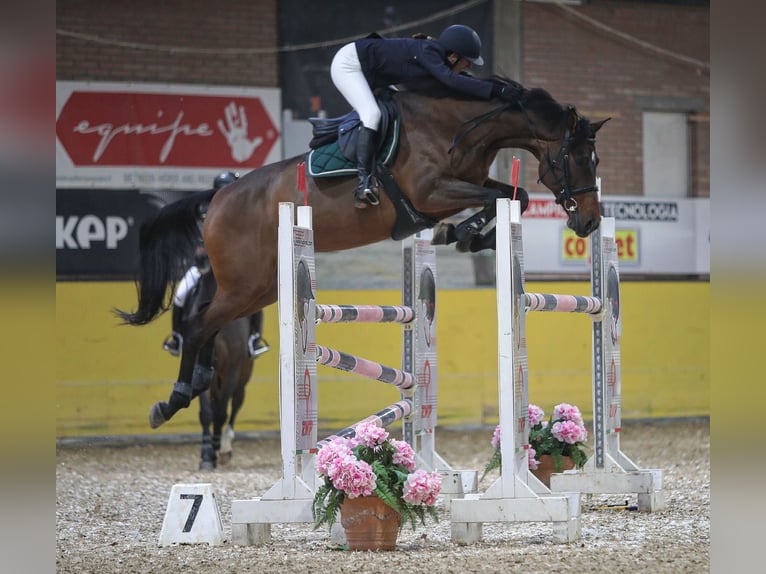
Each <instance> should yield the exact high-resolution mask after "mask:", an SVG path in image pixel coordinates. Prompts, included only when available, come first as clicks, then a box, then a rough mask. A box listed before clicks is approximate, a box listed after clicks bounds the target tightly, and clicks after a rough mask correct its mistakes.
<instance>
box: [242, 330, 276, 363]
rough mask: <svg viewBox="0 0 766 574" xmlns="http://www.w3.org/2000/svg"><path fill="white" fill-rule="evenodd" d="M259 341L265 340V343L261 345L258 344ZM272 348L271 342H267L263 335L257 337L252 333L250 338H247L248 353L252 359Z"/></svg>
mask: <svg viewBox="0 0 766 574" xmlns="http://www.w3.org/2000/svg"><path fill="white" fill-rule="evenodd" d="M259 341H263V344H262V345H261V346H260V347H259V346H258V345H257V343H258V342H259ZM270 348H271V347H269V344H268V343H267V342H266V339H264V338H263V337H256V336H255V335H250V338H249V339H248V340H247V354H248V355H249V356H250V358H251V359H254V358H256V357H257V356H259V355H263V354H264V353H265V352H266V351H268V350H269V349H270Z"/></svg>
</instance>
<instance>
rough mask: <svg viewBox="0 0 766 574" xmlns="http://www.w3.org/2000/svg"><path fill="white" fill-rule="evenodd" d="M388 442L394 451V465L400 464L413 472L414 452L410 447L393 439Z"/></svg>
mask: <svg viewBox="0 0 766 574" xmlns="http://www.w3.org/2000/svg"><path fill="white" fill-rule="evenodd" d="M390 442H391V444H392V445H393V447H394V448H395V449H396V452H395V453H394V456H393V458H392V460H393V461H394V464H400V465H402V466H403V467H404V468H406V469H407V470H410V471H412V470H415V466H416V464H415V451H414V450H412V447H411V446H410V445H409V444H408V443H406V442H404V441H402V440H396V439H394V438H392V439H391V440H390Z"/></svg>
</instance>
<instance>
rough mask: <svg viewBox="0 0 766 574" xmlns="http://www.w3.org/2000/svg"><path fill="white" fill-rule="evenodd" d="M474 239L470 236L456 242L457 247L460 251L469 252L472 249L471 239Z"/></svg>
mask: <svg viewBox="0 0 766 574" xmlns="http://www.w3.org/2000/svg"><path fill="white" fill-rule="evenodd" d="M472 240H473V237H470V238H468V239H465V240H463V241H458V242H457V243H456V244H455V249H456V250H457V251H459V252H460V253H468V252H469V251H470V250H471V241H472Z"/></svg>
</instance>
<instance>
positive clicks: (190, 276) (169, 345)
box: [162, 265, 202, 357]
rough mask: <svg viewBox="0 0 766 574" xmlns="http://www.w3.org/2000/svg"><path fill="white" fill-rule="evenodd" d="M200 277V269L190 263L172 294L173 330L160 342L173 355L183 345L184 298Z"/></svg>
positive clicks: (175, 354)
mask: <svg viewBox="0 0 766 574" xmlns="http://www.w3.org/2000/svg"><path fill="white" fill-rule="evenodd" d="M200 277H202V273H200V270H199V269H198V268H197V267H196V266H195V265H192V266H191V267H189V269H188V270H187V271H186V273H185V274H184V276H183V277H182V278H181V280H180V281H179V282H178V287H177V288H176V292H175V293H174V294H173V314H172V316H171V321H172V325H171V329H172V331H173V332H172V333H171V334H170V337H168V338H167V339H166V340H165V342H164V343H163V344H162V348H163V349H165V350H166V351H167V352H168V353H170V354H171V355H173V356H174V357H177V356H178V355H179V353H180V352H181V347H182V346H183V336H182V335H181V320H182V318H183V309H184V305H186V298H187V297H188V296H189V293H191V291H192V289H194V287H195V286H196V285H197V283H199V280H200Z"/></svg>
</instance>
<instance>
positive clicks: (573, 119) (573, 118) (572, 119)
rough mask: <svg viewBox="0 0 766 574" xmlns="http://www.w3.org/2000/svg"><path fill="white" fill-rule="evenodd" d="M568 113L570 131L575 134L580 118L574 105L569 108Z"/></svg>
mask: <svg viewBox="0 0 766 574" xmlns="http://www.w3.org/2000/svg"><path fill="white" fill-rule="evenodd" d="M567 113H568V114H569V131H570V132H572V133H574V131H575V129H576V128H577V122H578V121H579V119H580V116H578V115H577V110H576V109H575V107H574V106H572V105H568V106H567Z"/></svg>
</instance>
